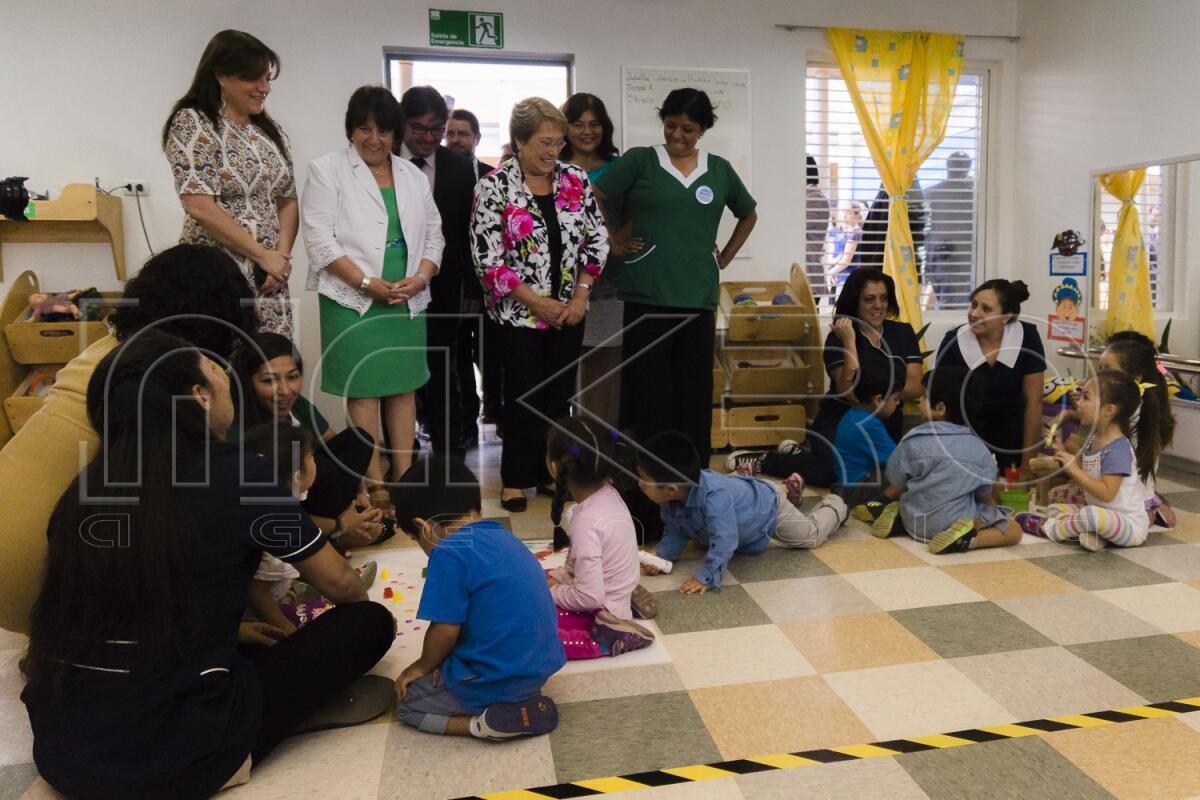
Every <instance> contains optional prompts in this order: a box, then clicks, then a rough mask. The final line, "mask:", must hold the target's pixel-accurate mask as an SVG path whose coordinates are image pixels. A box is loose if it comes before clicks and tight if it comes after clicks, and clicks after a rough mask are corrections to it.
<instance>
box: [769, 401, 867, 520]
mask: <svg viewBox="0 0 1200 800" xmlns="http://www.w3.org/2000/svg"><path fill="white" fill-rule="evenodd" d="M839 421H840V418H834V417H833V416H832V415H830V414H827V413H826V414H818V415H817V418H816V419H815V420H813V424H812V427H811V428H809V429H808V434H807V435H806V436H805V439H804V443H805V444H806V445H808V448H809V451H808V452H807V453H795V454H790V455H788V454H784V453H776V452H775V451H773V450H772V451H771V452H769V453H767V456H766V458H764V459H763V462H762V471H763V472H765V473H766V474H767V475H770V476H772V477H775V478H786V477H787V476H789V475H791V474H792V473H793V472H797V473H799V474H800V475H801V476H802V477H803V478H804V482H805V483H808V484H811V485H813V486H821V487H827V486H833V484H835V483H836V482H837V463H836V460H835V459H836V457H835V455H834V451H833V442H834V437H835V435H836V434H837V424H838V422H839ZM873 496H874V495H872V497H873ZM867 499H870V498H867Z"/></svg>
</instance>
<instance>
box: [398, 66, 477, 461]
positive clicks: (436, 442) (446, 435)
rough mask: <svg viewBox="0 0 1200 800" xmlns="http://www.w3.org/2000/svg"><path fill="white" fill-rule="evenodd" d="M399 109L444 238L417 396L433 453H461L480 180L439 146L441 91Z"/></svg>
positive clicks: (406, 149)
mask: <svg viewBox="0 0 1200 800" xmlns="http://www.w3.org/2000/svg"><path fill="white" fill-rule="evenodd" d="M400 107H401V109H402V110H403V111H404V131H403V133H404V136H403V139H402V140H401V142H400V143H399V149H398V151H397V155H399V156H400V157H401V158H407V159H409V160H410V161H412V162H413V163H414V164H416V165H417V167H418V168H419V169H420V170H421V172H423V173H425V177H426V178H428V179H429V185H430V187H431V188H432V190H433V201H434V203H436V204H437V208H438V213H440V214H441V215H442V235H443V236H444V237H445V239H446V249H445V250H444V251H443V253H442V266H441V271H440V272H439V273H438V275H437V277H435V278H434V279H433V283H432V285H431V286H430V287H429V289H430V293H431V294H432V299H431V301H430V303H429V310H428V312H427V313H428V323H427V328H426V330H427V333H426V340H427V347H428V350H429V383H427V384H426V385H425V386H424V388H422V389H420V390H419V392H418V400H419V405H420V408H421V410H422V413H423V415H424V418H425V419H424V421H425V426H426V428H427V430H428V431H429V436H430V440H431V442H432V444H433V449H434V452H437V453H445V452H448V451H449V450H451V449H462V448H461V445H462V442H461V441H460V439H461V434H460V421H461V417H462V411H461V405H462V403H461V395H460V393H459V387H458V380H457V378H456V372H455V367H456V365H457V358H456V356H457V354H458V332H459V327H460V325H461V323H462V314H463V304H464V301H467V300H471V299H473V300H474V302H475V303H478V301H479V298H480V297H482V289H481V288H480V286H479V281H477V280H475V269H474V267H473V266H472V263H471V250H470V242H469V227H470V224H471V203H472V201H473V198H474V193H475V181H476V176H475V171H474V170H473V169H472V168H471V162H469V161H467V160H466V159H465V158H463V157H461V156H458V155H455V154H454V153H452V152H451V151H450V150H449V149H448V148H445V147H442V146H441V145H440V144H439V143H440V142H441V140H442V136H443V134H445V132H446V122H447V120H448V119H449V116H450V111H449V109H448V108H447V107H446V101H445V100H444V99H443V98H442V95H441V94H440V93H439V92H438V90H437V89H434V88H433V87H432V86H414V87H413V88H411V89H409V90H408V91H407V92H405V93H404V96H403V97H401V98H400Z"/></svg>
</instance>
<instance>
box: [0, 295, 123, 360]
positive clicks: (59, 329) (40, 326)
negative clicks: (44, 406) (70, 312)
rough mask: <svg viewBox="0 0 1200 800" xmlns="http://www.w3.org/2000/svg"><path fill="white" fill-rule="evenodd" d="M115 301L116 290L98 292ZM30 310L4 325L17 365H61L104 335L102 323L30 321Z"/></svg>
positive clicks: (106, 332)
mask: <svg viewBox="0 0 1200 800" xmlns="http://www.w3.org/2000/svg"><path fill="white" fill-rule="evenodd" d="M100 295H101V297H102V298H104V299H106V300H115V299H117V298H119V297H120V296H121V293H120V292H101V293H100ZM32 315H33V309H31V308H26V309H25V310H24V311H23V312H21V314H20V316H19V317H17V319H16V321H14V322H10V323H8V324H7V325H5V326H4V336H5V338H6V339H8V347H9V349H10V350H11V351H12V357H13V360H14V361H16V362H17V363H20V364H65V363H66V362H68V361H70V360H71V359H72V358H74V357H75V356H77V355H79V354H80V353H81V352H83V350H84V349H85V348H87V347H88V346H89V345H92V344H95V343H96V342H97V341H99V340H100V339H103V338H104V337H105V336H107V335H108V327H107V326H106V325H105V324H104V322H102V321H101V322H84V321H79V322H31V321H30V317H32Z"/></svg>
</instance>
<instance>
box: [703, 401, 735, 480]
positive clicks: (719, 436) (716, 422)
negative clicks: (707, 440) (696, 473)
mask: <svg viewBox="0 0 1200 800" xmlns="http://www.w3.org/2000/svg"><path fill="white" fill-rule="evenodd" d="M728 446H729V431H728V430H727V429H726V427H725V409H723V408H714V409H713V412H712V449H713V450H724V449H725V448H726V447H728ZM702 466H704V465H702Z"/></svg>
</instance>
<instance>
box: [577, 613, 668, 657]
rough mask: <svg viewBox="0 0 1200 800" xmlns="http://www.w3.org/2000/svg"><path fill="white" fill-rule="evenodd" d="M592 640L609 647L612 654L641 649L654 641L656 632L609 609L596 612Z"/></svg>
mask: <svg viewBox="0 0 1200 800" xmlns="http://www.w3.org/2000/svg"><path fill="white" fill-rule="evenodd" d="M589 633H590V634H591V637H592V641H594V642H595V643H596V644H598V645H600V647H602V648H604V649H607V650H608V654H609V655H610V656H619V655H621V654H622V653H627V652H629V651H630V650H641V649H642V648H643V647H648V646H650V644H652V643H653V642H654V634H653V633H651V632H650V631H648V630H646V629H645V628H643V627H642V626H641V625H638V624H637V623H636V622H634V621H633V620H628V619H617V617H616V616H614V615H613V614H611V613H610V612H608V611H600V612H599V613H597V614H596V624H595V625H593V626H592V629H591V631H589Z"/></svg>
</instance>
